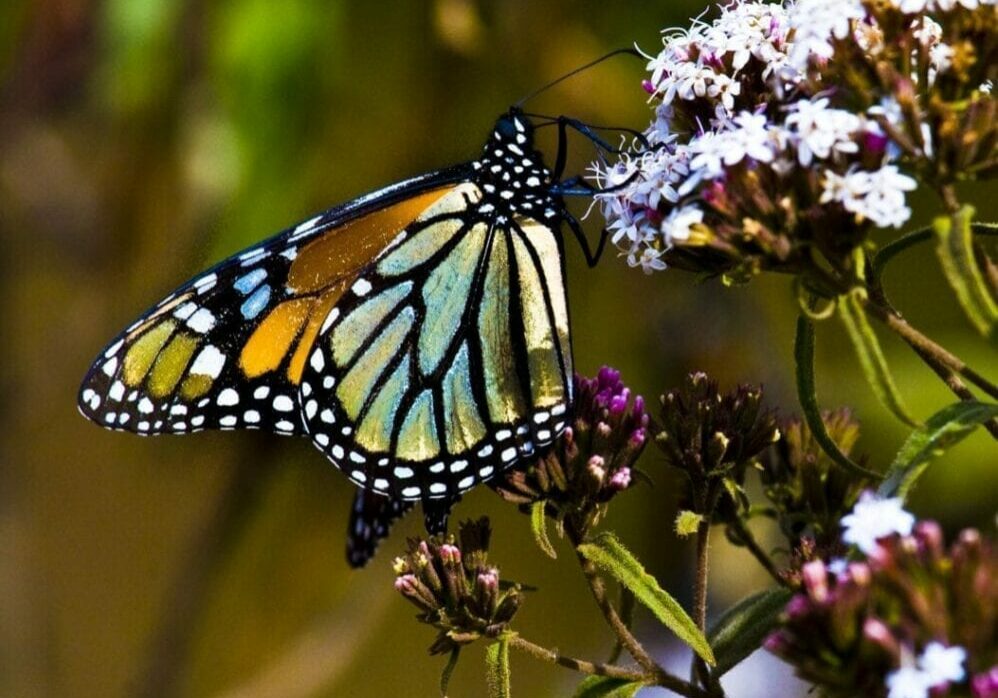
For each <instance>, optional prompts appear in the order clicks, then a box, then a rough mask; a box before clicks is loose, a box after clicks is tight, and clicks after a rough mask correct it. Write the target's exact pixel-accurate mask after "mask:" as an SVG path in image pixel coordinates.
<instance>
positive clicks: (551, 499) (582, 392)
mask: <svg viewBox="0 0 998 698" xmlns="http://www.w3.org/2000/svg"><path fill="white" fill-rule="evenodd" d="M573 393H574V395H575V405H574V408H573V411H574V414H573V418H572V422H571V423H570V425H569V426H568V427H567V428H566V429H565V432H564V435H563V436H562V438H561V439H560V440H559V441H558V442H557V443H556V444H555V445H554V447H553V448H552V449H551V451H549V452H548V453H547V454H546V455H544V456H543V457H542V458H540V459H538V460H537V461H535V462H533V463H531V464H530V465H528V466H527V467H526V468H520V469H514V470H512V471H510V472H509V473H507V475H506V476H505V477H504V478H501V479H499V480H497V481H494V482H493V484H492V487H493V488H494V489H495V490H496V491H497V492H498V493H499V495H500V496H502V497H503V498H504V499H506V500H508V501H512V502H515V503H517V504H519V505H521V506H522V507H524V508H526V507H529V506H530V505H531V504H533V503H535V502H539V501H543V502H545V504H546V508H547V512H548V514H549V515H551V516H553V517H555V518H558V519H561V518H564V517H566V516H570V517H579V518H581V519H584V520H585V524H584V525H590V524H592V523H594V522H595V520H597V519H598V518H599V517H600V516H602V514H603V512H604V510H605V507H606V504H607V503H608V502H609V501H610V500H611V499H612V498H613V497H614V496H615V495H616V494H617V493H619V492H621V491H623V490H625V489H627V488H629V487H630V486H631V484H632V483H633V481H634V464H635V462H636V461H637V459H638V456H640V455H641V452H642V451H643V450H644V447H645V443H646V442H647V430H648V415H647V414H646V413H645V403H644V399H643V398H642V397H641V396H640V395H632V393H631V390H630V388H628V387H627V386H625V385H624V383H623V381H621V380H620V373H619V372H618V371H616V370H614V369H612V368H609V367H608V366H604V367H603V368H601V369H600V370H599V372H598V373H597V375H596V377H595V378H583V377H582V376H579V375H576V376H575V377H574V379H573ZM579 523H580V524H581V523H583V522H582V521H580V522H579Z"/></svg>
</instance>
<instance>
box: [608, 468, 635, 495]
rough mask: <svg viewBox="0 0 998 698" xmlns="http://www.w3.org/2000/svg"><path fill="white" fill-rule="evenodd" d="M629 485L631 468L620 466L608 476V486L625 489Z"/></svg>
mask: <svg viewBox="0 0 998 698" xmlns="http://www.w3.org/2000/svg"><path fill="white" fill-rule="evenodd" d="M630 485H631V469H630V468H621V469H620V470H618V471H617V472H615V473H614V474H613V475H612V476H611V477H610V487H612V488H613V489H615V490H626V489H627V488H628V487H630Z"/></svg>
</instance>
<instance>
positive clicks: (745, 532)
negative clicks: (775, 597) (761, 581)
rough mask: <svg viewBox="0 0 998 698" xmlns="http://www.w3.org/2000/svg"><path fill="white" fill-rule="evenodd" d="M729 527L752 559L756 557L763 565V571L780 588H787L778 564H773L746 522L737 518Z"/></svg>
mask: <svg viewBox="0 0 998 698" xmlns="http://www.w3.org/2000/svg"><path fill="white" fill-rule="evenodd" d="M728 525H729V526H730V527H731V529H732V530H733V531H734V532H735V534H736V535H737V536H738V542H739V543H741V544H742V545H743V546H745V548H746V549H748V551H749V552H750V553H751V554H752V557H754V558H755V559H756V561H757V562H758V563H759V564H760V565H762V567H763V569H765V570H766V572H768V573H769V576H770V577H772V578H773V580H774V581H775V582H776V583H777V584H779V585H780V586H787V580H785V579H784V578H783V577H782V576H780V570H779V569H777V567H776V563H775V562H773V559H772V558H771V557H770V556H769V555H768V554H767V553H766V551H765V550H763V549H762V546H760V545H759V541H757V540H756V539H755V535H753V533H752V531H751V530H749V528H748V526H746V525H745V522H744V521H742V520H741V519H739V518H735V520H734V521H733V522H732V523H730V524H728Z"/></svg>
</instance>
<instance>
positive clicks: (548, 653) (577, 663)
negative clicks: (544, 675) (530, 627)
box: [509, 635, 655, 683]
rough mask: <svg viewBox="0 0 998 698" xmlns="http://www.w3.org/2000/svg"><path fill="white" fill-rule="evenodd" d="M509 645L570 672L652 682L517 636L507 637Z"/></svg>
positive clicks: (644, 677)
mask: <svg viewBox="0 0 998 698" xmlns="http://www.w3.org/2000/svg"><path fill="white" fill-rule="evenodd" d="M509 645H510V647H514V648H516V649H518V650H520V651H521V652H525V653H526V654H529V655H530V656H531V657H534V658H535V659H540V660H541V661H543V662H548V663H549V664H557V665H558V666H563V667H565V668H566V669H571V670H572V671H578V672H580V673H582V674H591V675H594V676H609V677H610V678H614V679H623V680H624V681H634V682H645V683H652V682H654V680H655V679H654V677H652V676H650V675H648V674H645V673H642V672H639V671H632V670H630V669H625V668H624V667H621V666H617V665H616V664H602V663H597V662H587V661H586V660H584V659H576V658H574V657H568V656H565V655H563V654H561V653H559V652H557V651H556V650H549V649H547V648H546V647H541V646H540V645H536V644H534V643H533V642H530V641H529V640H525V639H523V638H522V637H520V636H519V635H510V636H509Z"/></svg>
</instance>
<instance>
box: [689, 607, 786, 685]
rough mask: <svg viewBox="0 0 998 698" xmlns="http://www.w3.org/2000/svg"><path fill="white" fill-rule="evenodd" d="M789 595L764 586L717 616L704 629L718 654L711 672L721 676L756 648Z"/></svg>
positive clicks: (777, 616)
mask: <svg viewBox="0 0 998 698" xmlns="http://www.w3.org/2000/svg"><path fill="white" fill-rule="evenodd" d="M791 596H793V592H792V591H791V590H789V589H784V588H782V587H777V588H775V589H767V590H766V591H761V592H759V593H758V594H752V595H751V596H746V597H745V598H744V599H742V600H741V601H739V602H738V603H737V604H735V605H734V606H732V607H731V608H729V609H728V610H727V611H725V613H724V615H722V616H721V617H720V618H718V619H717V621H716V622H715V623H714V625H713V626H712V627H711V629H710V631H709V632H708V633H707V639H708V640H709V641H710V645H711V647H713V648H714V655H715V656H716V657H717V668H716V669H715V670H714V676H722V675H723V674H725V673H726V672H728V671H729V670H730V669H731V668H732V667H734V666H735V665H736V664H738V663H739V662H740V661H742V660H743V659H745V658H746V657H747V656H749V655H750V654H752V653H753V652H754V651H756V650H757V649H759V647H760V646H761V644H762V641H763V639H765V637H766V636H767V635H768V634H769V632H770V631H771V630H772V629H773V628H774V627H776V623H777V620H778V619H779V617H780V613H781V612H782V611H783V609H784V607H785V606H786V605H787V602H788V601H789V600H790V597H791Z"/></svg>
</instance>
